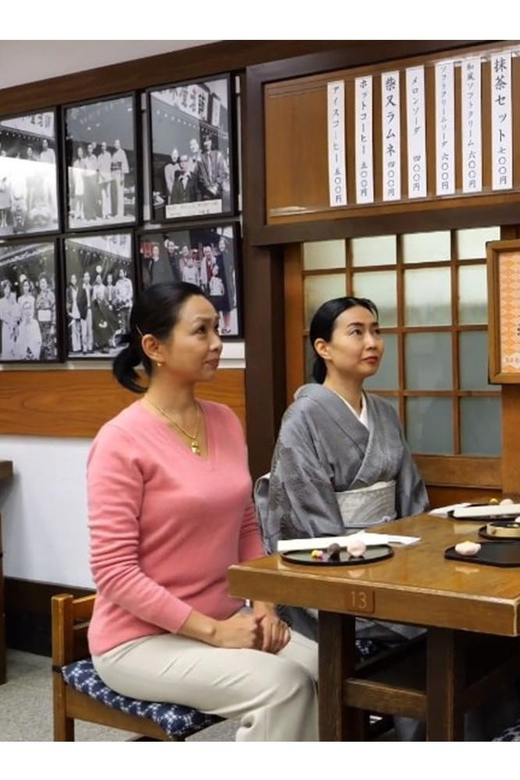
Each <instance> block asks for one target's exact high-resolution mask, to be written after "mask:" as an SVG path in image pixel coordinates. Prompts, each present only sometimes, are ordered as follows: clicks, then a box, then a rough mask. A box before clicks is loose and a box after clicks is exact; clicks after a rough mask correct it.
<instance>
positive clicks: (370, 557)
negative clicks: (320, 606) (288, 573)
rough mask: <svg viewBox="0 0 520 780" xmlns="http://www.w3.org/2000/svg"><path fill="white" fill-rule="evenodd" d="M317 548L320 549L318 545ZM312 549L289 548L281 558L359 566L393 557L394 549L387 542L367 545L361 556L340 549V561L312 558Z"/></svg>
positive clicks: (297, 561) (320, 564) (316, 563)
mask: <svg viewBox="0 0 520 780" xmlns="http://www.w3.org/2000/svg"><path fill="white" fill-rule="evenodd" d="M316 549H319V548H318V547H317V548H316ZM311 552H312V550H288V551H287V552H284V553H281V554H280V555H281V558H282V560H283V561H285V562H286V563H298V564H300V565H304V566H359V565H360V564H364V563H365V564H366V563H375V562H376V561H384V560H385V558H391V557H392V556H393V554H394V551H393V550H392V548H391V547H389V546H388V545H387V544H375V545H371V546H370V547H367V549H366V551H365V554H364V555H362V556H361V558H352V557H351V556H350V555H349V554H348V552H347V551H346V550H340V553H339V557H340V560H339V561H327V560H320V559H319V558H311Z"/></svg>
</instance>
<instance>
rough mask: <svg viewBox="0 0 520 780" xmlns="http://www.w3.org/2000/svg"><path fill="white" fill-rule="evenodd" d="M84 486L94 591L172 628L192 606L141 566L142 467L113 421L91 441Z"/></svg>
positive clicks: (186, 614)
mask: <svg viewBox="0 0 520 780" xmlns="http://www.w3.org/2000/svg"><path fill="white" fill-rule="evenodd" d="M87 486H88V510H89V529H90V564H91V569H92V575H93V578H94V582H95V584H96V588H97V590H98V592H99V593H100V594H102V595H103V596H104V597H105V598H106V599H108V600H109V601H112V602H113V603H115V604H118V605H119V606H120V607H122V608H123V609H126V610H128V612H131V613H132V614H133V615H135V616H136V617H138V618H139V619H140V620H143V621H146V622H147V623H151V624H152V625H155V626H159V627H160V628H163V629H165V630H167V631H170V632H172V633H176V632H177V631H178V630H179V629H180V628H181V626H182V625H183V623H184V622H185V621H186V620H187V618H188V616H189V615H190V613H191V611H192V608H191V607H190V606H189V605H188V604H186V603H185V602H183V601H181V600H180V599H178V598H176V597H175V596H174V595H172V594H171V593H169V592H168V590H166V588H163V587H162V586H161V585H159V584H158V583H157V582H155V581H154V580H153V579H152V578H151V577H149V576H148V575H147V574H145V573H144V572H143V570H142V568H141V565H140V559H139V515H140V511H141V504H142V496H143V488H144V479H143V473H142V470H141V468H140V465H139V461H138V455H137V450H136V447H135V444H134V443H133V441H132V440H131V438H130V437H128V436H127V435H126V434H125V433H124V432H123V431H121V430H119V429H118V428H117V427H116V426H113V425H110V424H108V425H106V426H105V427H104V428H102V430H101V431H100V432H99V434H98V436H97V437H96V439H95V441H94V444H93V445H92V449H91V451H90V454H89V459H88V466H87Z"/></svg>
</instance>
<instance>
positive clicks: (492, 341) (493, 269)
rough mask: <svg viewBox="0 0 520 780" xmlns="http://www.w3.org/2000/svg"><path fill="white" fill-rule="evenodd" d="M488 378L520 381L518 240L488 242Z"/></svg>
mask: <svg viewBox="0 0 520 780" xmlns="http://www.w3.org/2000/svg"><path fill="white" fill-rule="evenodd" d="M487 271H488V322H489V325H488V338H489V381H490V382H492V383H496V384H520V240H517V239H515V240H510V241H490V242H488V244H487Z"/></svg>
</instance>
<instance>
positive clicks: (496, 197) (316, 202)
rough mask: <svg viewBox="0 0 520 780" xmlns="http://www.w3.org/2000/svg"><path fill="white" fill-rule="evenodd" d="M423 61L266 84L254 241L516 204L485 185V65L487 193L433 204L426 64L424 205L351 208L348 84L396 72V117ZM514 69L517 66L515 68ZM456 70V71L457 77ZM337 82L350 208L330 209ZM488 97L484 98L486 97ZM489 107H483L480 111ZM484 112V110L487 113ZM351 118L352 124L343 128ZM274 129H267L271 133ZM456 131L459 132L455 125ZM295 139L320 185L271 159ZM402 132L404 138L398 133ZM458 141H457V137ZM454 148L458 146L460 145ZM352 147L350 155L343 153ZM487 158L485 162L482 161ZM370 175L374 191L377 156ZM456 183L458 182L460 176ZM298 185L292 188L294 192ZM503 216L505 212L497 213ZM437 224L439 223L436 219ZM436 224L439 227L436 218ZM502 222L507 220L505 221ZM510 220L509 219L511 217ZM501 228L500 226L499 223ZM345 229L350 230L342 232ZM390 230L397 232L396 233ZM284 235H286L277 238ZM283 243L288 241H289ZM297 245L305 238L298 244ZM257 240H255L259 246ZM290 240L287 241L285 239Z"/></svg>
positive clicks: (486, 82) (486, 83)
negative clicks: (292, 231) (379, 219)
mask: <svg viewBox="0 0 520 780" xmlns="http://www.w3.org/2000/svg"><path fill="white" fill-rule="evenodd" d="M513 45H515V42H501V43H500V44H499V45H498V46H495V47H494V48H495V49H497V50H500V49H504V48H508V47H511V46H513ZM492 49H493V47H488V48H484V47H482V46H479V47H472V48H471V51H472V52H475V53H482V54H484V55H485V54H487V53H489V51H491V50H492ZM460 54H461V50H460V49H458V50H453V51H449V52H447V53H446V56H447V57H451V56H453V57H454V58H456V57H459V56H460ZM424 62H425V59H424V57H423V58H412V59H410V60H409V61H393V62H391V63H386V64H383V65H381V64H377V65H371V66H370V68H367V67H366V66H365V67H364V68H355V69H351V70H349V71H345V70H342V71H335V72H331V73H327V74H321V73H320V74H317V75H314V76H309V77H302V78H301V79H297V80H293V81H280V82H276V83H270V84H267V85H266V86H265V102H266V123H267V127H266V160H267V162H266V169H267V181H268V189H267V206H266V208H267V226H268V227H269V230H267V229H266V230H264V231H258V232H256V231H254V234H255V236H256V239H257V240H259V237H260V236H261V234H262V232H263V233H264V235H265V236H267V235H270V236H271V240H272V239H273V238H274V236H275V235H277V234H276V233H274V232H273V231H272V229H271V228H273V227H275V226H280V225H282V224H285V225H287V226H289V225H293V224H294V223H299V224H300V223H301V222H305V221H312V222H313V223H315V222H316V220H331V221H333V220H345V221H348V220H356V219H360V220H364V221H365V224H366V221H368V218H371V219H372V221H374V217H376V216H388V215H392V216H393V217H396V216H397V215H399V213H400V212H402V211H403V210H405V211H406V212H408V216H409V212H410V211H412V212H414V213H416V212H417V213H422V212H424V211H428V212H432V211H433V212H444V211H446V210H451V209H457V210H458V208H459V207H462V208H467V207H468V202H469V201H470V205H471V207H472V208H482V207H484V206H495V207H502V208H503V207H504V206H507V204H509V203H513V202H514V203H518V201H519V198H520V193H518V192H508V193H507V194H506V193H504V192H501V193H500V192H491V190H490V186H489V185H490V181H488V179H487V178H486V177H487V176H488V175H490V153H489V150H490V122H489V116H487V115H486V112H488V113H489V105H490V76H489V62H484V63H483V67H482V85H483V101H484V114H483V117H484V121H483V149H484V150H486V153H485V154H484V169H485V186H486V189H485V190H484V192H483V193H482V194H480V195H475V196H473V195H472V196H470V197H468V196H467V195H465V196H463V195H462V194H461V192H460V190H459V191H457V194H456V195H455V196H453V197H449V198H437V196H436V184H435V178H436V177H435V105H434V103H435V101H434V80H435V73H434V67H433V62H431V61H430V62H426V71H425V76H426V102H427V127H426V131H427V150H428V197H427V198H426V199H424V200H423V199H421V200H418V201H412V202H408V201H402V202H393V203H388V202H387V203H382V202H379V203H376V204H372V205H363V206H358V207H357V206H356V204H355V200H354V198H353V195H352V189H353V183H354V179H353V176H354V168H353V155H354V151H353V148H352V147H353V140H354V138H353V134H354V121H353V117H354V110H353V101H351V100H350V94H351V90H352V89H353V81H354V78H355V77H356V76H359V75H363V74H366V73H367V72H370V73H373V74H375V75H377V74H379V73H380V72H383V71H385V70H388V69H389V68H390V67H392V68H394V67H395V68H399V70H400V71H401V73H402V78H401V96H402V100H401V105H402V109H401V110H402V114H404V113H405V112H404V106H405V89H404V82H405V68H406V67H409V66H411V65H414V64H424ZM516 67H518V66H516ZM457 70H458V69H457ZM457 76H458V79H457V80H456V101H457V107H458V110H459V111H460V73H457ZM338 78H343V79H345V83H346V94H347V106H346V116H347V122H346V133H347V138H348V144H347V179H348V187H349V205H348V206H347V207H345V208H332V207H330V206H329V202H328V188H327V179H328V174H327V155H326V149H327V128H326V121H325V120H326V116H325V114H326V84H327V81H329V80H334V79H338ZM374 84H376V85H377V86H378V89H379V88H380V85H379V79H378V78H375V80H374ZM318 86H319V87H320V89H321V93H322V94H321V98H320V95H317V94H316V89H317V87H318ZM486 90H487V91H486ZM374 95H375V101H374V112H375V116H377V115H378V112H379V111H380V106H379V96H378V93H377V90H374ZM295 97H298V105H297V107H296V108H295V102H294V99H295ZM271 101H272V102H273V103H275V104H276V110H274V109H273V110H272V111H271V110H270V106H269V103H270V102H271ZM284 101H287V108H288V111H287V112H285V111H284V109H283V103H284ZM486 101H487V103H486ZM311 103H312V105H313V110H314V112H315V114H314V116H315V121H314V122H313V123H312V124H311V123H308V122H307V123H306V122H305V116H307V115H308V106H309V105H311ZM320 105H321V106H322V108H321V111H322V112H323V114H322V116H321V117H320V116H319V114H316V112H317V111H319V110H320V109H319V106H320ZM486 107H487V108H486ZM349 117H350V121H349ZM271 124H272V126H271ZM457 127H460V124H457ZM405 130H406V123H403V125H402V153H403V154H402V160H403V161H404V165H403V167H404V169H405V170H404V171H403V173H404V176H403V195H405V196H406V193H407V175H406V162H405V160H406V132H405ZM297 131H298V132H300V133H301V143H302V145H303V146H304V147H305V148H309V149H311V150H312V156H313V162H314V165H315V166H316V167H320V173H321V177H320V178H321V180H320V182H319V183H318V184H317V185H316V186H313V183H314V179H313V178H311V177H306V179H305V180H304V179H302V177H301V176H298V177H296V176H295V175H294V173H293V171H292V170H291V156H290V155H285V156H284V157H283V158H281V157H280V156H278V157H276V156H275V155H276V148H277V147H279V145H280V144H283V143H285V140H284V136H285V137H289V138H292V137H293V136H294V135H295V134H296V132H297ZM403 131H404V132H403ZM459 135H460V133H459V134H458V136H459ZM374 138H375V143H376V148H377V147H378V146H379V143H380V142H379V139H378V138H377V134H375V136H374ZM458 143H459V147H460V140H458ZM349 145H350V147H351V148H350V149H349ZM271 151H272V152H273V159H272V160H271ZM486 155H487V156H486ZM294 165H296V166H298V165H301V160H300V155H297V159H296V161H295V162H294ZM375 172H376V183H377V181H378V173H379V171H378V157H377V155H375ZM459 175H460V174H459ZM282 181H283V182H284V185H283V186H280V187H277V186H275V183H276V182H282ZM297 184H298V185H299V186H298V187H297V186H296V185H297ZM302 185H306V186H307V190H305V189H303V188H302ZM502 213H503V212H502ZM438 217H440V215H438ZM440 218H441V221H443V220H442V217H440ZM506 219H507V217H506ZM509 219H512V217H509ZM498 221H499V222H504V220H503V219H500V220H498ZM347 229H348V228H347ZM353 229H354V230H355V231H356V232H353V233H345V232H343V235H359V233H358V232H357V230H356V227H355V226H353ZM394 229H395V228H394ZM282 235H285V234H283V233H282ZM287 235H289V234H287ZM301 238H302V239H304V238H307V236H301ZM260 240H261V239H260ZM290 240H292V239H290Z"/></svg>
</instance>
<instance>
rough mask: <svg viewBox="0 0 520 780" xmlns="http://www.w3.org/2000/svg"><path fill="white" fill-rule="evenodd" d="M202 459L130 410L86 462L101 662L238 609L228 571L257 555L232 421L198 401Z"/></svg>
mask: <svg viewBox="0 0 520 780" xmlns="http://www.w3.org/2000/svg"><path fill="white" fill-rule="evenodd" d="M201 407H202V411H203V413H204V416H205V421H206V430H207V435H208V445H209V455H208V458H207V459H204V458H201V457H199V456H198V455H194V454H193V453H192V452H191V451H190V450H189V448H188V447H187V446H186V445H184V444H183V443H181V442H180V441H179V439H177V437H176V436H175V435H174V434H173V433H172V431H171V430H170V428H169V426H168V424H167V423H166V422H163V421H162V420H160V419H159V418H157V417H156V416H155V415H153V414H152V413H151V412H149V411H148V410H147V409H146V408H145V407H144V406H143V405H142V404H141V403H139V402H135V403H134V404H132V405H131V406H129V407H128V408H126V409H124V410H123V411H122V412H121V413H120V414H118V415H117V417H114V419H112V420H111V421H110V422H108V423H106V425H104V426H103V427H102V428H101V430H100V431H99V433H98V435H97V436H96V438H95V440H94V443H93V445H92V449H91V451H90V455H89V460H88V504H89V526H90V561H91V567H92V573H93V577H94V581H95V583H96V588H97V592H98V597H97V598H96V604H95V609H94V615H93V618H92V621H91V624H90V629H89V644H90V651H91V653H92V654H93V655H100V654H102V653H104V652H106V651H107V650H110V649H111V648H113V647H116V646H117V645H120V644H122V643H123V642H128V641H130V640H131V639H137V638H138V637H141V636H147V635H150V634H159V633H164V632H172V633H176V632H177V631H178V630H179V629H180V628H181V626H182V625H183V623H184V622H185V620H186V619H187V618H188V615H189V614H190V612H191V611H192V610H193V609H195V610H198V611H199V612H202V613H204V614H205V615H209V616H210V617H213V618H215V619H217V620H223V619H226V618H228V617H230V616H231V615H232V614H234V613H235V612H236V611H237V610H238V609H240V608H241V606H242V602H241V601H240V600H237V599H232V598H230V596H229V595H228V589H227V569H228V567H229V566H231V564H234V563H238V562H240V561H244V560H249V559H251V558H257V557H260V556H262V555H263V554H264V553H263V548H262V543H261V538H260V533H259V530H258V525H257V520H256V516H255V511H254V506H253V503H252V500H251V487H252V486H251V477H250V475H249V471H248V466H247V456H246V447H245V443H244V435H243V432H242V428H241V426H240V422H239V421H238V419H237V417H236V416H235V414H234V413H233V412H232V411H231V410H230V409H229V408H228V407H227V406H223V405H221V404H215V403H210V402H201Z"/></svg>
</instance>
